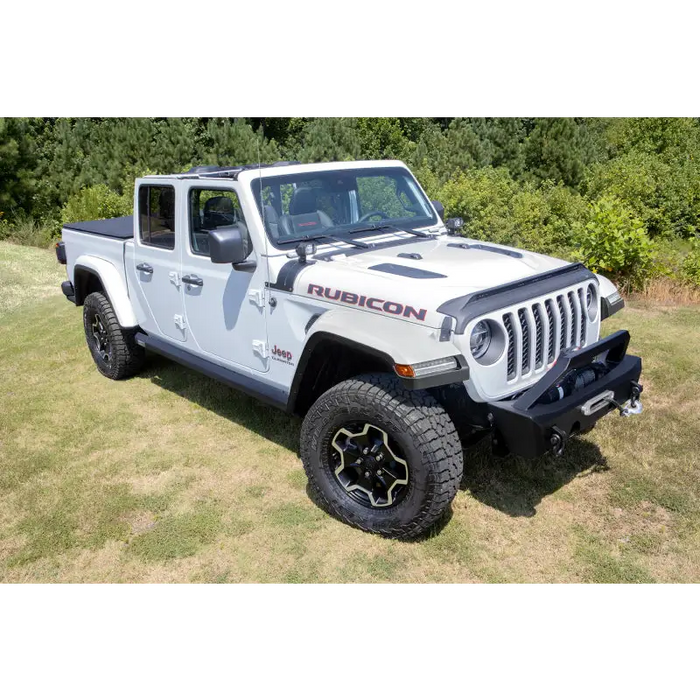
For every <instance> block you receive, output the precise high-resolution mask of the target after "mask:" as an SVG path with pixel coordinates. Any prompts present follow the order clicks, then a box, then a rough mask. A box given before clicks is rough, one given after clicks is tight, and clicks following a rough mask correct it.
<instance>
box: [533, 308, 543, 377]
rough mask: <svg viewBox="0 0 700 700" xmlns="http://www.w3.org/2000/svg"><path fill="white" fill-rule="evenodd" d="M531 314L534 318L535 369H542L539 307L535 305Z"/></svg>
mask: <svg viewBox="0 0 700 700" xmlns="http://www.w3.org/2000/svg"><path fill="white" fill-rule="evenodd" d="M532 314H533V315H534V317H535V369H539V368H540V367H542V364H543V361H542V333H543V330H542V318H541V316H540V307H539V306H538V305H537V304H535V305H534V306H533V307H532Z"/></svg>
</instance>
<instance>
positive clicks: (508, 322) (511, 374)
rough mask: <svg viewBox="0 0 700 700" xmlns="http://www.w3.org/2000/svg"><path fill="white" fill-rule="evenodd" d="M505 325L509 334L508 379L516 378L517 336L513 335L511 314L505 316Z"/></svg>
mask: <svg viewBox="0 0 700 700" xmlns="http://www.w3.org/2000/svg"><path fill="white" fill-rule="evenodd" d="M503 325H504V326H505V327H506V333H507V334H508V379H509V380H511V379H514V378H515V334H514V333H513V320H512V318H511V315H510V314H505V315H504V316H503Z"/></svg>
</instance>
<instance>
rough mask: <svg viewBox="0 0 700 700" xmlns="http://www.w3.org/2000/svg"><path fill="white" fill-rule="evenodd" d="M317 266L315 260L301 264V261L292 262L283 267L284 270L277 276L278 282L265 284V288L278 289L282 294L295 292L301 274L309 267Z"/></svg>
mask: <svg viewBox="0 0 700 700" xmlns="http://www.w3.org/2000/svg"><path fill="white" fill-rule="evenodd" d="M315 264H316V261H315V260H307V261H306V262H305V263H301V262H299V260H290V261H289V262H286V263H284V265H282V269H281V270H280V271H279V274H278V275H277V280H276V281H275V282H272V283H271V282H265V286H266V287H267V288H268V289H277V290H279V291H280V292H292V291H294V282H295V280H296V278H297V276H298V275H299V273H300V272H301V271H302V270H303V269H304V268H306V267H308V266H309V265H315Z"/></svg>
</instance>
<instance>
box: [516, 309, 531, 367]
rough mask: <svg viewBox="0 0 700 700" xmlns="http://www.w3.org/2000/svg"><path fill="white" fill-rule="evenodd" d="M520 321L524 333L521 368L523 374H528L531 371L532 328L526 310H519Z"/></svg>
mask: <svg viewBox="0 0 700 700" xmlns="http://www.w3.org/2000/svg"><path fill="white" fill-rule="evenodd" d="M518 319H519V320H520V330H521V331H522V333H523V349H522V360H521V367H522V373H523V374H527V373H528V372H529V371H530V327H529V326H528V323H527V318H526V317H525V309H518Z"/></svg>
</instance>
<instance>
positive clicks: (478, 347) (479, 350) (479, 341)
mask: <svg viewBox="0 0 700 700" xmlns="http://www.w3.org/2000/svg"><path fill="white" fill-rule="evenodd" d="M491 336H492V333H491V326H490V325H489V323H488V322H487V321H479V323H477V324H476V325H475V326H474V329H473V330H472V334H471V336H470V337H469V350H470V351H471V353H472V355H473V357H474V359H475V360H478V359H479V358H480V357H483V356H484V355H485V354H486V352H487V351H488V349H489V346H490V345H491Z"/></svg>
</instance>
